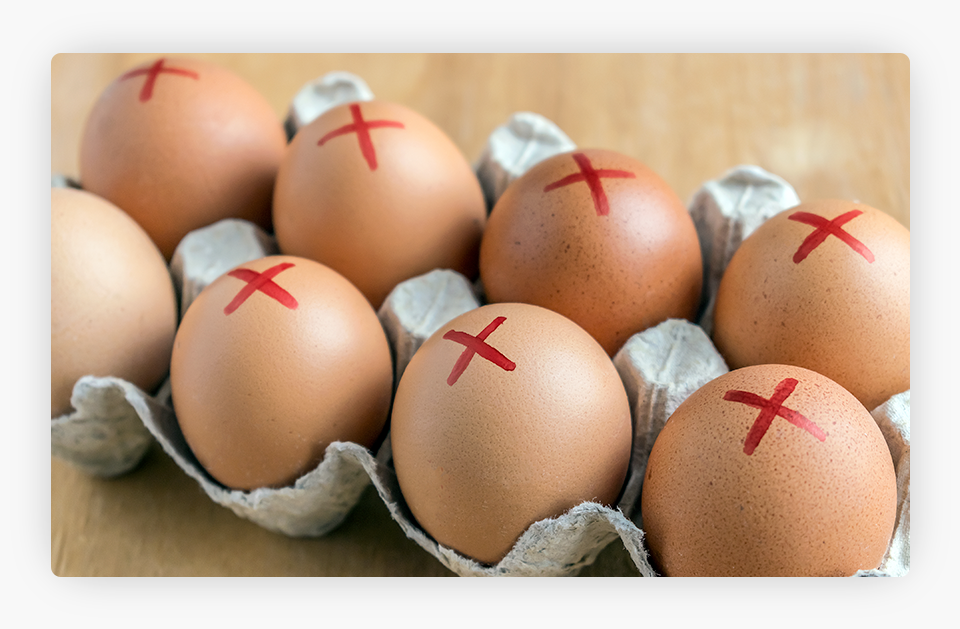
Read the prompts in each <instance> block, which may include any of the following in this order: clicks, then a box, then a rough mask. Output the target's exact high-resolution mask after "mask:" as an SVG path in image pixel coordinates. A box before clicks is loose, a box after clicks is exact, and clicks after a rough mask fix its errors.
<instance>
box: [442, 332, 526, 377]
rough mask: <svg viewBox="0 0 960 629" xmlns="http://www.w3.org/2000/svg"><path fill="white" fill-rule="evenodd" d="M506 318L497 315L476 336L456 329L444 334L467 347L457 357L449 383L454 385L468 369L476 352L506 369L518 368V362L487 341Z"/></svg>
mask: <svg viewBox="0 0 960 629" xmlns="http://www.w3.org/2000/svg"><path fill="white" fill-rule="evenodd" d="M506 320H507V318H506V317H497V318H496V319H494V320H493V321H491V322H490V325H488V326H487V327H485V328H483V332H481V333H480V334H478V335H476V336H471V335H470V334H467V333H466V332H458V331H456V330H450V331H448V332H447V333H446V334H444V335H443V338H444V339H446V340H448V341H453V342H455V343H460V344H461V345H463V346H464V347H466V349H465V350H463V353H462V354H460V358H458V359H457V362H456V364H455V365H454V366H453V371H451V372H450V375H449V376H447V384H449V385H450V386H453V383H454V382H456V381H457V379H458V378H459V377H460V374H462V373H463V372H464V371H465V370H466V369H467V365H469V364H470V361H471V360H473V355H474V354H480V356H481V357H483V358H486V359H487V360H489V361H490V362H492V363H493V364H494V365H496V366H498V367H500V368H501V369H503V370H505V371H513V370H514V369H516V368H517V364H516V363H515V362H513V361H512V360H510V359H509V358H507V357H506V356H504V355H503V354H501V353H500V352H499V351H497V350H496V349H494V348H493V347H490V346H489V345H487V344H486V343H485V341H486V340H487V337H488V336H490V333H491V332H493V331H494V330H496V329H497V328H498V327H500V324H501V323H503V322H504V321H506Z"/></svg>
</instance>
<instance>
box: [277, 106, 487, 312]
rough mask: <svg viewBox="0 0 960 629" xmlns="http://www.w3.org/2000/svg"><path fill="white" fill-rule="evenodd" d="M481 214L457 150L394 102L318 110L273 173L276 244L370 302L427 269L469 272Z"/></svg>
mask: <svg viewBox="0 0 960 629" xmlns="http://www.w3.org/2000/svg"><path fill="white" fill-rule="evenodd" d="M485 220H486V206H485V204H484V200H483V193H482V191H481V189H480V183H479V181H478V180H477V178H476V175H474V173H473V170H472V169H471V167H470V165H469V164H468V163H467V160H466V159H465V158H464V156H463V154H462V153H461V152H460V149H458V148H457V146H456V145H455V144H454V143H453V141H452V140H451V139H450V138H449V137H448V136H447V135H446V134H445V133H444V132H443V131H442V130H441V129H440V128H439V127H437V126H436V125H435V124H433V123H432V122H430V121H429V120H427V119H426V118H424V117H423V116H421V115H420V114H418V113H417V112H415V111H413V110H411V109H408V108H407V107H404V106H402V105H398V104H396V103H389V102H384V101H368V102H360V103H348V104H344V105H341V106H339V107H335V108H333V109H331V110H329V111H327V112H325V113H324V114H323V115H321V116H320V117H318V118H317V119H316V120H314V121H313V122H311V123H310V124H308V125H306V126H305V127H303V128H301V129H300V130H299V131H297V134H296V136H294V138H293V140H292V141H291V143H290V147H289V149H288V151H287V153H286V156H285V157H284V159H283V163H282V164H281V166H280V171H279V173H278V175H277V186H276V191H275V193H274V226H275V228H276V233H277V244H278V245H279V247H280V250H281V251H282V252H283V253H286V254H289V255H297V256H303V257H305V258H310V259H311V260H317V261H319V262H322V263H323V264H326V265H327V266H329V267H330V268H332V269H334V270H336V271H337V272H339V273H341V274H342V275H343V276H344V277H346V278H347V279H348V280H350V281H351V282H353V284H354V285H356V286H357V287H358V288H359V289H360V291H361V292H362V293H363V294H364V295H366V297H367V299H369V300H370V303H371V304H373V306H374V307H375V308H379V307H380V304H381V303H382V302H383V300H384V299H385V298H386V296H387V294H388V293H389V292H390V291H391V290H392V289H393V287H394V286H396V285H397V284H398V283H400V282H402V281H403V280H406V279H409V278H411V277H414V276H417V275H421V274H423V273H427V272H429V271H432V270H433V269H436V268H447V269H453V270H455V271H459V272H460V273H463V274H464V275H466V276H467V277H471V278H472V277H474V276H476V273H477V251H478V249H479V246H480V236H481V235H482V233H483V225H484V222H485Z"/></svg>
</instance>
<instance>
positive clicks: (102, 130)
mask: <svg viewBox="0 0 960 629" xmlns="http://www.w3.org/2000/svg"><path fill="white" fill-rule="evenodd" d="M285 147H286V135H285V134H284V131H283V126H282V125H281V123H280V120H279V118H278V116H277V115H276V113H275V112H274V111H273V108H272V106H271V105H270V103H268V102H267V100H266V99H265V98H264V97H263V96H261V95H260V94H259V93H258V92H257V91H256V90H255V89H254V88H253V87H252V86H250V85H249V84H248V83H247V82H246V81H244V80H243V79H241V78H240V77H239V76H237V75H235V74H233V73H232V72H230V71H228V70H226V69H225V68H221V67H219V66H217V65H214V64H211V63H207V62H204V61H200V60H198V59H190V58H176V57H161V58H159V59H155V60H153V61H149V62H147V63H144V64H142V65H140V66H137V67H135V68H133V69H131V70H129V71H127V72H125V73H124V74H122V75H121V76H119V77H118V78H117V79H116V80H114V81H113V82H112V83H111V84H110V85H109V86H107V88H106V89H105V90H104V92H103V94H102V95H101V96H100V98H99V100H98V101H97V102H96V104H95V105H94V107H93V110H92V111H91V112H90V116H89V118H88V119H87V123H86V126H85V128H84V132H83V138H82V140H81V144H80V179H81V183H82V184H83V187H84V189H86V190H90V191H91V192H94V193H96V194H98V195H100V196H102V197H104V198H106V199H109V200H110V201H111V202H113V203H115V204H116V205H117V206H119V207H120V208H121V209H123V210H124V211H125V212H127V213H128V214H130V216H132V217H133V218H134V219H136V221H137V222H138V223H140V225H141V226H142V227H143V228H144V229H145V230H146V231H147V233H148V234H150V237H151V238H153V240H154V242H156V243H157V246H158V247H160V251H162V252H163V255H164V256H166V258H167V259H168V260H169V259H170V257H171V256H172V255H173V251H174V249H175V248H176V246H177V244H178V243H179V242H180V240H181V239H182V238H183V237H184V236H185V235H186V234H187V232H189V231H192V230H194V229H198V228H200V227H203V226H205V225H210V224H212V223H215V222H216V221H218V220H221V219H224V218H242V219H245V220H248V221H251V222H253V223H256V224H258V225H260V226H261V227H263V228H265V229H269V227H270V203H271V195H272V192H273V183H274V179H275V178H276V174H277V169H278V168H279V166H280V159H281V158H282V156H283V151H284V149H285Z"/></svg>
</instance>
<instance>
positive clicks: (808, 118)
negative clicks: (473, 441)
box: [50, 54, 910, 576]
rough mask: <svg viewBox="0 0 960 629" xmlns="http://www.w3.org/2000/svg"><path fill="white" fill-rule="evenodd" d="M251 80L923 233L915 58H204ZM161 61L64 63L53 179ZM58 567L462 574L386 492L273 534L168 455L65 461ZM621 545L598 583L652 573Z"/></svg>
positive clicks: (58, 494) (129, 571)
mask: <svg viewBox="0 0 960 629" xmlns="http://www.w3.org/2000/svg"><path fill="white" fill-rule="evenodd" d="M198 56H199V57H204V58H207V59H209V60H212V61H214V62H216V63H219V64H221V65H223V66H226V67H228V68H230V69H232V70H233V71H235V72H236V73H237V74H239V75H240V76H242V77H244V78H245V79H246V80H247V81H249V82H250V83H251V84H252V85H253V86H254V87H256V88H257V89H258V90H259V91H260V92H261V93H262V94H263V95H264V96H265V97H266V98H267V100H268V101H269V102H270V103H271V105H273V107H274V110H275V111H276V114H277V118H278V120H281V119H282V118H284V117H285V116H286V112H287V108H288V106H289V103H290V100H291V99H292V97H293V96H294V94H295V93H296V92H297V91H298V90H299V89H300V87H302V86H303V85H304V84H305V83H306V82H308V81H310V80H312V79H314V78H317V77H319V76H321V75H323V74H326V73H327V72H331V71H335V70H346V71H348V72H352V73H354V74H357V75H359V76H360V77H362V78H363V79H364V80H365V81H366V82H367V84H368V85H369V86H370V88H371V89H372V90H373V92H374V94H375V95H376V96H377V98H380V99H384V100H391V101H396V102H400V103H403V104H405V105H407V106H409V107H411V108H413V109H415V110H417V111H419V112H421V113H422V114H424V115H425V116H427V117H428V118H430V119H431V120H433V121H434V122H435V123H437V124H438V125H439V126H440V127H441V128H442V129H444V130H445V131H446V132H447V133H448V134H449V135H450V137H451V138H452V139H453V141H454V142H455V143H456V144H457V145H458V146H459V147H460V148H461V149H462V150H463V152H464V154H465V155H466V157H467V159H468V160H470V161H471V162H472V161H474V160H475V159H476V158H477V157H478V156H479V155H480V152H481V151H482V149H483V147H484V144H485V142H486V139H487V137H488V135H489V134H490V132H491V131H492V130H493V129H494V128H495V127H497V126H499V125H500V124H502V123H503V122H505V121H506V120H507V118H508V117H509V115H510V114H512V113H513V112H516V111H533V112H537V113H540V114H542V115H544V116H546V117H548V118H550V119H551V120H553V121H554V122H556V123H557V124H558V125H559V126H560V128H561V129H563V130H564V131H565V132H566V133H567V134H568V135H569V136H570V138H571V139H572V140H573V141H574V142H575V143H577V144H578V145H579V146H583V147H600V148H608V149H613V150H616V151H620V152H622V153H625V154H627V155H631V156H633V157H635V158H637V159H639V160H641V161H643V162H644V163H646V164H647V165H648V166H650V167H651V168H653V169H654V170H655V171H657V172H658V173H659V174H660V175H661V176H662V177H663V178H664V179H666V181H667V182H668V183H669V184H670V185H671V186H672V187H673V188H674V190H675V191H676V192H677V193H678V194H679V195H680V197H681V198H682V199H684V200H688V199H689V198H690V197H691V196H692V195H693V193H694V192H695V191H696V190H697V189H698V188H699V186H700V185H701V184H702V183H703V182H704V181H705V180H708V179H714V178H717V177H719V176H720V175H722V174H723V173H724V172H725V171H726V170H728V169H729V168H732V167H734V166H737V165H739V164H756V165H759V166H761V167H763V168H765V169H767V170H769V171H771V172H773V173H775V174H777V175H780V176H781V177H783V178H784V179H786V180H787V181H788V182H790V183H791V184H792V185H793V186H794V188H795V189H796V190H797V193H798V194H799V196H800V198H801V199H802V200H809V199H814V198H823V197H835V198H846V199H857V200H859V201H861V202H863V203H866V204H868V205H872V206H874V207H876V208H879V209H882V210H884V211H886V212H888V213H889V214H891V215H892V216H894V217H895V218H896V219H897V220H899V221H900V222H901V223H903V224H904V225H906V226H907V227H909V225H910V150H909V139H910V126H909V122H910V94H909V86H910V80H909V60H908V59H907V57H906V56H904V55H894V54H889V55H887V54H884V55H666V54H656V55H630V54H625V55H606V54H603V55H579V54H578V55H500V54H497V55H426V54H424V55H421V54H403V55H365V54H345V55H339V54H337V55H333V54H330V55H326V54H325V55H307V54H303V55H300V54H297V55H257V54H236V55H234V54H229V55H198ZM152 57H153V55H143V54H130V55H89V54H84V55H80V54H76V55H75V54H67V55H64V54H61V55H57V56H56V57H54V58H53V62H52V65H51V70H52V71H51V74H52V76H51V79H52V80H51V96H52V103H51V110H52V164H51V167H52V172H53V173H60V174H64V175H67V176H71V177H77V176H78V167H77V159H78V150H79V141H80V137H81V134H82V130H83V125H84V121H85V120H86V116H87V114H88V112H89V111H90V108H91V107H92V106H93V103H94V102H95V100H96V98H97V96H98V95H99V93H100V92H101V90H103V89H104V87H105V86H106V85H107V84H108V83H109V82H110V81H112V80H113V79H114V78H115V77H117V76H118V75H119V74H121V73H122V72H123V71H125V70H126V69H129V68H130V67H132V66H133V65H136V64H138V63H140V62H142V61H145V60H147V59H150V58H152ZM50 493H51V512H52V526H51V544H52V552H51V557H52V570H53V572H54V573H55V574H57V575H61V576H67V575H88V576H106V575H131V576H134V575H153V576H160V575H163V576H173V575H191V576H227V575H259V576H268V575H288V576H296V575H309V576H342V575H371V576H373V575H382V576H404V575H424V576H447V575H451V574H452V573H451V572H450V571H448V570H447V569H446V568H444V567H443V566H442V565H441V564H440V563H439V562H437V561H436V560H435V559H434V558H433V557H432V556H430V555H429V554H427V553H426V552H425V551H423V550H422V549H421V548H420V547H419V546H417V545H416V544H414V543H413V542H412V541H410V540H408V539H407V538H406V537H405V536H404V534H403V533H402V532H401V530H400V528H399V527H398V526H397V525H396V524H395V523H394V522H393V520H392V519H391V518H390V515H389V514H388V512H387V510H386V508H385V507H384V506H383V504H382V503H381V502H380V499H379V497H378V496H377V494H376V492H375V491H374V490H373V488H372V487H371V488H368V490H367V491H366V493H365V494H364V496H363V499H362V500H361V502H360V504H359V505H358V506H357V508H356V509H355V510H354V511H353V512H352V513H351V515H350V516H349V517H348V518H347V520H346V521H345V522H344V523H343V525H342V526H341V527H339V528H338V529H337V530H335V531H334V532H332V533H330V534H328V535H327V536H325V537H323V538H320V539H291V538H287V537H284V536H282V535H278V534H274V533H270V532H268V531H266V530H264V529H262V528H260V527H258V526H257V525H255V524H252V523H250V522H248V521H246V520H242V519H240V518H238V517H237V516H235V515H234V514H233V513H232V512H231V511H229V510H227V509H225V508H223V507H220V506H218V505H216V504H214V503H213V502H212V501H211V500H210V499H209V498H208V497H207V496H206V494H204V493H203V492H202V490H201V489H200V487H199V486H198V485H197V484H196V483H195V482H194V481H193V480H192V479H190V478H189V477H187V476H186V475H185V474H184V473H183V472H182V471H181V470H180V468H178V467H177V466H176V464H175V463H174V462H173V461H172V460H171V459H170V458H169V457H168V456H167V455H166V454H165V453H164V452H163V451H162V450H161V449H160V447H159V446H156V445H154V446H153V447H152V449H151V450H150V451H149V453H148V455H147V457H146V458H145V460H144V461H143V463H142V464H141V465H140V466H139V467H138V468H137V469H136V470H134V471H133V472H131V473H129V474H127V475H125V476H122V477H120V478H117V479H112V480H102V479H97V478H91V477H89V476H86V475H84V474H83V473H81V472H78V471H77V470H75V469H74V468H72V467H71V466H69V465H68V464H65V463H63V462H61V461H59V460H56V459H54V460H52V461H51V492H50ZM636 574H637V572H636V570H635V568H634V567H633V564H632V562H631V561H630V559H629V557H628V556H627V554H626V552H625V551H624V549H623V547H622V545H621V544H619V542H617V541H615V542H614V543H613V544H611V545H610V546H608V547H607V548H606V549H605V550H604V551H603V553H602V554H601V555H600V557H599V559H598V561H597V562H596V563H595V564H594V565H593V566H590V567H589V568H587V569H585V570H584V571H583V572H582V575H583V576H600V575H616V576H635V575H636Z"/></svg>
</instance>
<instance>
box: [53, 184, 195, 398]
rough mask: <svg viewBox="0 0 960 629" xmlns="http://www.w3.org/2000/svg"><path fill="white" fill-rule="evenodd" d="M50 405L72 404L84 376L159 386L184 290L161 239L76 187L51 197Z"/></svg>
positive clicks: (56, 191) (150, 389) (150, 387)
mask: <svg viewBox="0 0 960 629" xmlns="http://www.w3.org/2000/svg"><path fill="white" fill-rule="evenodd" d="M50 210H51V211H50V249H51V251H50V346H51V347H50V350H51V351H50V363H51V364H50V380H51V383H50V385H51V386H50V405H51V414H52V416H53V417H58V416H60V415H63V414H64V413H67V412H69V411H70V410H71V406H70V395H71V393H72V392H73V386H74V384H76V382H77V380H79V379H80V377H81V376H87V375H90V376H99V377H105V376H114V377H117V378H121V379H123V380H126V381H127V382H130V383H132V384H134V385H136V386H138V387H140V388H141V389H143V390H144V391H145V392H147V393H153V392H154V390H155V389H156V388H157V387H158V386H160V383H161V382H162V380H163V379H164V378H165V377H166V375H167V370H168V369H169V367H170V350H171V347H172V346H173V337H174V334H175V333H176V329H177V297H176V294H175V293H174V288H173V281H172V280H171V278H170V273H169V271H168V270H167V266H166V263H165V262H164V259H163V256H162V255H160V251H159V250H157V246H156V245H155V244H153V242H152V241H151V240H150V237H149V236H147V234H146V233H145V232H144V231H143V229H141V228H140V226H139V225H137V223H136V222H135V221H134V220H133V219H132V218H130V217H129V216H128V215H127V214H125V213H124V212H123V211H122V210H120V208H118V207H116V206H115V205H113V204H112V203H110V202H109V201H107V200H105V199H101V198H100V197H98V196H96V195H93V194H90V193H89V192H83V191H81V190H76V189H73V188H54V189H53V190H52V193H51V205H50Z"/></svg>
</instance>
